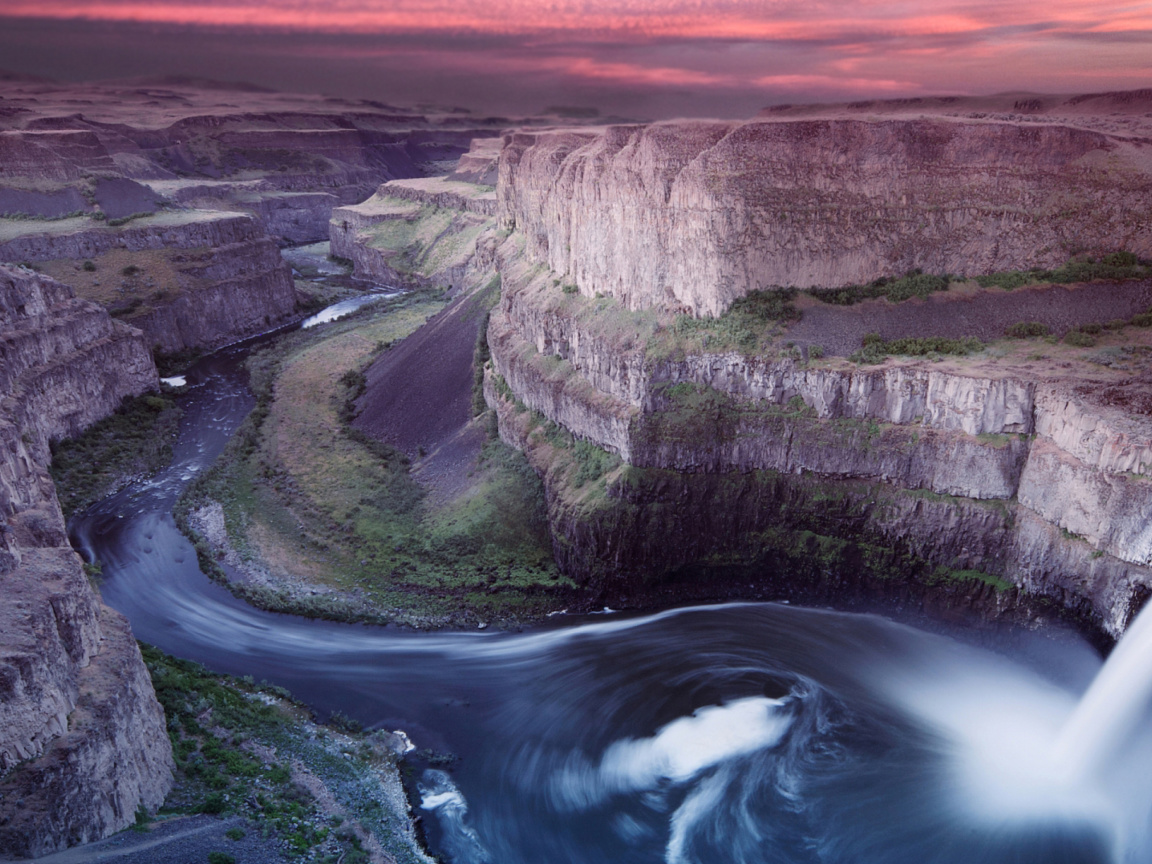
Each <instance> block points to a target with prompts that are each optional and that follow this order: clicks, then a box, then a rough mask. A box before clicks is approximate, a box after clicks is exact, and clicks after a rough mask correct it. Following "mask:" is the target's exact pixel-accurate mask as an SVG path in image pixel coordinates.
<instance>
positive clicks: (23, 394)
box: [0, 266, 172, 856]
mask: <svg viewBox="0 0 1152 864" xmlns="http://www.w3.org/2000/svg"><path fill="white" fill-rule="evenodd" d="M156 384H157V379H156V369H155V366H154V365H153V363H152V359H151V355H150V353H149V347H148V346H147V344H145V342H144V340H143V338H142V337H141V334H140V332H139V331H137V330H133V329H132V328H130V327H128V326H126V325H124V324H121V323H119V322H116V321H113V320H112V319H111V318H109V316H108V314H107V313H106V312H105V311H104V310H103V309H100V308H99V307H98V306H95V305H94V304H92V303H88V302H86V301H83V300H78V299H76V298H75V297H74V296H73V294H72V292H71V290H69V289H68V288H67V287H66V286H64V285H61V284H59V283H57V282H54V281H53V280H51V279H47V278H44V277H42V276H37V275H35V274H32V273H31V272H29V271H26V270H21V269H19V268H11V267H3V266H0V385H2V390H0V392H2V394H3V396H2V411H0V443H2V446H0V518H2V520H3V522H2V525H0V544H2V545H0V581H2V583H3V586H4V588H3V602H2V603H0V621H2V624H0V634H3V635H2V636H0V695H2V697H3V698H0V854H7V855H17V856H38V855H43V854H46V853H48V852H51V851H55V850H57V849H61V848H64V847H66V846H69V845H73V844H76V843H83V842H86V841H88V840H93V839H96V838H99V837H104V836H107V835H108V834H110V833H112V832H114V831H118V830H121V829H122V828H124V827H126V826H128V825H130V824H132V822H133V821H134V817H135V813H136V810H137V809H138V808H140V807H144V808H146V809H149V810H154V809H155V808H157V807H159V805H160V804H161V802H162V801H163V799H164V795H165V794H166V792H167V790H168V788H169V785H170V783H171V766H172V755H171V746H170V744H169V741H168V736H167V733H166V731H165V727H164V716H163V712H162V711H161V709H160V705H159V704H158V703H157V701H156V698H155V696H154V695H153V692H152V685H151V681H150V679H149V677H148V673H147V670H146V669H145V667H144V663H143V661H142V659H141V657H140V651H139V649H138V648H137V646H136V643H135V641H134V640H133V639H132V634H131V631H130V630H129V627H128V624H127V622H126V621H125V620H124V619H123V617H122V616H120V615H119V614H118V613H116V612H114V611H112V610H111V609H109V608H107V607H106V606H104V605H103V604H102V603H101V602H100V600H99V598H98V596H97V595H96V593H95V592H94V591H93V590H92V588H91V586H90V585H89V584H88V580H87V578H86V576H85V573H84V570H83V567H82V566H81V561H80V559H79V557H78V556H77V555H76V553H75V552H73V551H72V549H71V547H70V546H69V544H68V538H67V535H66V532H65V526H64V519H63V516H62V514H61V512H60V507H59V504H58V502H57V500H56V496H55V492H54V490H53V488H52V483H51V480H50V479H49V477H48V474H47V471H46V469H45V466H46V465H47V463H48V461H49V459H50V452H49V442H50V441H51V440H53V439H56V438H62V437H66V436H70V435H75V434H77V433H78V432H79V431H81V430H82V429H83V428H84V427H85V426H87V425H88V424H90V423H92V422H94V421H96V420H97V419H100V418H101V417H104V416H106V415H107V414H110V413H111V412H112V411H113V410H114V409H115V408H116V407H117V405H119V403H120V401H121V399H122V398H123V397H124V396H127V395H136V394H139V393H142V392H145V391H146V390H148V389H151V388H153V387H155V386H156Z"/></svg>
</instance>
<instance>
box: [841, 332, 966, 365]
mask: <svg viewBox="0 0 1152 864" xmlns="http://www.w3.org/2000/svg"><path fill="white" fill-rule="evenodd" d="M983 348H984V343H983V342H981V341H980V340H979V339H977V338H976V337H974V336H967V337H965V338H963V339H947V338H945V337H943V336H921V337H911V336H905V337H902V338H900V339H892V340H891V341H885V340H884V339H883V338H882V337H881V336H880V334H879V333H868V334H867V335H865V337H864V340H863V346H862V347H861V348H860V350H859V351H857V352H856V353H855V354H853V355H852V356H851V357H850V358H849V359H850V360H852V361H854V362H856V363H879V362H881V361H882V360H883V359H884V358H885V357H887V356H888V355H889V354H901V355H904V356H908V357H926V356H929V355H934V354H951V355H957V356H959V355H964V354H972V353H974V352H976V351H980V350H982V349H983Z"/></svg>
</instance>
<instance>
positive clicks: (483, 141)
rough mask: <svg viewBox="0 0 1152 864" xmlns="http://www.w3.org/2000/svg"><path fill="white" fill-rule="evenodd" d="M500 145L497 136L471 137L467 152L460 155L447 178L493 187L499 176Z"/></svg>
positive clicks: (501, 142) (501, 144)
mask: <svg viewBox="0 0 1152 864" xmlns="http://www.w3.org/2000/svg"><path fill="white" fill-rule="evenodd" d="M502 146H503V141H502V140H501V139H500V138H499V137H498V136H493V137H491V138H473V139H472V144H471V145H470V146H469V147H468V152H467V153H465V154H464V155H462V156H461V157H460V161H459V162H457V163H456V170H455V171H453V172H452V173H451V174H450V175H448V179H449V180H462V181H463V182H465V183H476V184H479V185H481V186H492V187H495V186H496V181H497V180H498V179H499V177H500V150H501V148H502Z"/></svg>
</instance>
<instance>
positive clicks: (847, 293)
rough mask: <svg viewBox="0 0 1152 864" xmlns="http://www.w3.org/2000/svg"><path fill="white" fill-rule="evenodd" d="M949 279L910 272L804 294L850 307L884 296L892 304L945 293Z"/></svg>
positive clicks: (814, 290)
mask: <svg viewBox="0 0 1152 864" xmlns="http://www.w3.org/2000/svg"><path fill="white" fill-rule="evenodd" d="M951 281H952V279H951V277H950V276H933V275H930V274H927V273H922V272H920V271H919V270H912V271H910V272H909V273H907V274H905V275H904V276H901V277H900V278H898V279H891V278H887V277H884V278H880V279H876V280H874V281H872V282H869V283H868V284H867V285H847V286H845V287H843V288H812V289H810V290H809V291H808V293H809V294H811V295H812V296H813V297H815V298H816V299H817V300H820V301H821V302H823V303H831V304H832V305H835V306H851V305H853V304H854V303H859V302H860V301H861V300H869V299H872V298H874V297H887V298H888V300H889V301H890V302H892V303H899V302H901V301H903V300H909V299H911V298H912V297H927V296H928V295H929V294H935V293H936V292H937V291H947V290H948V285H949V283H950V282H951Z"/></svg>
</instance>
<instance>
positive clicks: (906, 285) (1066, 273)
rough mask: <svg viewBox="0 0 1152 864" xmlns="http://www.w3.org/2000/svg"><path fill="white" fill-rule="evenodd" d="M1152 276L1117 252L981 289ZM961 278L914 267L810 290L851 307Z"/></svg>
mask: <svg viewBox="0 0 1152 864" xmlns="http://www.w3.org/2000/svg"><path fill="white" fill-rule="evenodd" d="M1150 275H1152V266H1150V265H1149V264H1147V263H1144V262H1141V261H1140V259H1139V258H1137V257H1136V256H1135V255H1133V254H1132V253H1131V252H1113V253H1111V254H1108V255H1103V256H1101V257H1099V258H1095V257H1079V258H1073V259H1072V260H1070V261H1068V263H1066V264H1064V265H1063V266H1061V267H1057V268H1056V269H1054V270H1046V269H1044V268H1041V267H1036V268H1033V269H1031V270H1009V271H1004V272H1001V273H989V274H986V275H984V276H977V277H976V283H977V284H978V285H979V286H980V287H981V288H1002V289H1004V290H1005V291H1011V290H1013V289H1015V288H1020V287H1023V286H1025V285H1039V284H1044V283H1054V284H1067V283H1070V282H1092V281H1095V280H1098V279H1116V280H1122V279H1143V278H1146V277H1148V276H1150ZM963 281H964V279H963V278H961V277H953V276H949V275H946V274H945V275H933V274H928V273H923V272H921V271H920V270H913V271H911V272H910V273H907V274H906V275H904V276H900V277H897V278H880V279H876V280H873V281H872V282H869V283H868V284H866V285H848V286H845V287H843V288H810V289H808V290H807V292H806V293H808V294H811V295H812V296H813V297H815V298H816V299H817V300H820V301H821V302H824V303H830V304H834V305H836V306H851V305H853V304H855V303H859V302H861V301H863V300H871V299H874V298H876V297H884V298H886V299H887V300H888V301H889V302H891V303H900V302H902V301H904V300H909V299H911V298H913V297H927V296H929V295H930V294H935V293H937V292H939V291H947V290H948V288H949V286H950V285H951V284H953V283H958V282H963Z"/></svg>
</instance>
